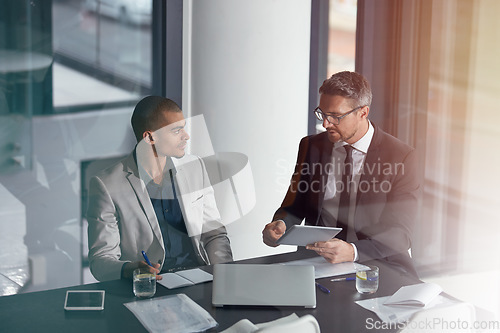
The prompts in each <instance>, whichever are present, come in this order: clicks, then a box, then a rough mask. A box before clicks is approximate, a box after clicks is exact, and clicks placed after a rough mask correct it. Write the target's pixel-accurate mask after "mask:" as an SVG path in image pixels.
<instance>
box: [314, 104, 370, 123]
mask: <svg viewBox="0 0 500 333" xmlns="http://www.w3.org/2000/svg"><path fill="white" fill-rule="evenodd" d="M365 106H366V105H363V106H358V107H357V108H354V109H352V110H351V111H349V112H347V113H345V114H343V115H341V116H340V117H336V116H332V115H328V114H326V113H324V112H323V111H321V109H320V108H319V106H318V107H317V108H316V109H314V115H315V116H316V118H318V120H320V121H323V119H326V120H327V121H328V122H329V123H330V124H333V125H338V124H340V120H341V119H342V118H344V117H347V116H348V115H350V114H351V113H353V112H354V111H358V110H359V109H362V108H364V107H365Z"/></svg>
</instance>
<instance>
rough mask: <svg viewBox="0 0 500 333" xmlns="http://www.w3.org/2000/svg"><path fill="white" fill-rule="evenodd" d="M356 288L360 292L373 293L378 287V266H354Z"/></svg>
mask: <svg viewBox="0 0 500 333" xmlns="http://www.w3.org/2000/svg"><path fill="white" fill-rule="evenodd" d="M356 289H357V290H358V293H360V294H373V293H374V292H376V291H377V289H378V267H377V266H365V267H359V268H356Z"/></svg>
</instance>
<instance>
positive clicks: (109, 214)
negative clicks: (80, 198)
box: [87, 177, 125, 281]
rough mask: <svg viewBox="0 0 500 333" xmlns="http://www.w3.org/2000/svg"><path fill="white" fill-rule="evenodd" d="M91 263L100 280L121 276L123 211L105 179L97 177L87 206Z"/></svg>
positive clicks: (92, 269) (122, 262)
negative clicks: (120, 224) (120, 211)
mask: <svg viewBox="0 0 500 333" xmlns="http://www.w3.org/2000/svg"><path fill="white" fill-rule="evenodd" d="M87 221H88V242H89V244H88V245H89V265H90V270H91V272H92V274H93V275H94V277H95V278H96V279H97V280H99V281H104V280H113V279H119V278H121V269H122V266H123V264H124V263H125V262H124V261H120V257H121V250H120V231H119V228H118V221H119V214H118V212H117V210H116V208H115V205H114V204H113V201H112V199H111V196H110V195H109V192H108V190H107V189H106V186H105V185H104V183H103V182H102V181H101V180H100V179H99V178H98V177H93V178H92V179H91V180H90V186H89V205H88V209H87Z"/></svg>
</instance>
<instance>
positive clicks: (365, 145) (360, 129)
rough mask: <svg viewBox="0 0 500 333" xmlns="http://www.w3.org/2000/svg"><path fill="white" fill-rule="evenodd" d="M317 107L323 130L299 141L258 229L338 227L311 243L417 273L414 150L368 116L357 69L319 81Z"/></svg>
mask: <svg viewBox="0 0 500 333" xmlns="http://www.w3.org/2000/svg"><path fill="white" fill-rule="evenodd" d="M319 92H320V102H319V106H318V107H317V108H316V109H315V110H314V113H315V114H316V117H317V118H318V119H319V120H321V121H323V127H324V128H325V129H326V131H325V132H323V133H320V134H317V135H311V136H308V137H305V138H303V139H302V141H301V142H300V146H299V153H298V157H297V164H296V167H295V172H294V174H293V176H292V180H291V184H290V187H289V189H288V192H287V194H286V196H285V199H284V200H283V203H282V205H281V207H280V208H279V209H278V210H277V211H276V213H275V215H274V217H273V221H272V222H271V223H268V224H267V225H266V227H265V228H264V230H263V232H262V233H263V241H264V243H265V244H267V245H269V246H277V244H276V240H277V239H279V237H280V236H281V235H282V234H283V233H284V232H285V231H286V230H287V229H288V228H290V227H291V226H292V225H294V224H300V223H301V222H302V220H303V219H305V224H306V225H313V226H327V227H342V229H343V231H342V232H341V233H340V234H339V235H338V236H337V237H336V238H333V239H331V240H329V241H326V242H316V243H314V244H309V245H308V246H307V247H306V248H307V249H309V250H313V251H316V252H317V253H318V254H319V255H321V256H322V257H324V258H325V259H326V260H327V261H329V262H331V263H339V262H346V261H360V262H363V261H368V260H373V259H379V260H380V259H383V260H386V261H387V262H389V263H390V264H394V265H395V266H397V267H398V268H402V269H403V270H405V271H407V272H409V273H412V274H414V275H416V271H415V268H414V265H413V262H412V260H411V258H410V256H409V254H408V250H409V249H410V247H411V239H412V232H413V228H414V225H415V218H416V216H417V209H418V197H419V193H420V191H421V188H420V181H419V177H418V173H417V160H416V158H417V154H416V152H415V149H413V148H412V147H410V146H408V145H407V144H405V143H403V142H402V141H400V140H398V139H397V138H395V137H393V136H391V135H389V134H387V133H385V132H384V131H382V130H381V129H380V128H378V127H377V126H375V125H374V124H372V123H371V122H370V121H369V120H368V114H369V111H370V104H371V100H372V92H371V88H370V84H369V83H368V81H367V80H366V78H365V77H363V76H362V75H360V74H358V73H355V72H340V73H337V74H334V75H332V77H330V78H329V79H327V80H325V81H324V82H323V85H322V86H321V88H320V90H319Z"/></svg>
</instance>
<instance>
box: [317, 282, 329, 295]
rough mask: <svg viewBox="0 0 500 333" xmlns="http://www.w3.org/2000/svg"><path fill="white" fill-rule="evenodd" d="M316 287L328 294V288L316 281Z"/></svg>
mask: <svg viewBox="0 0 500 333" xmlns="http://www.w3.org/2000/svg"><path fill="white" fill-rule="evenodd" d="M316 287H318V288H319V290H321V291H322V292H324V293H325V294H329V293H330V289H328V288H327V287H325V286H322V285H320V284H319V283H318V282H316Z"/></svg>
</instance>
